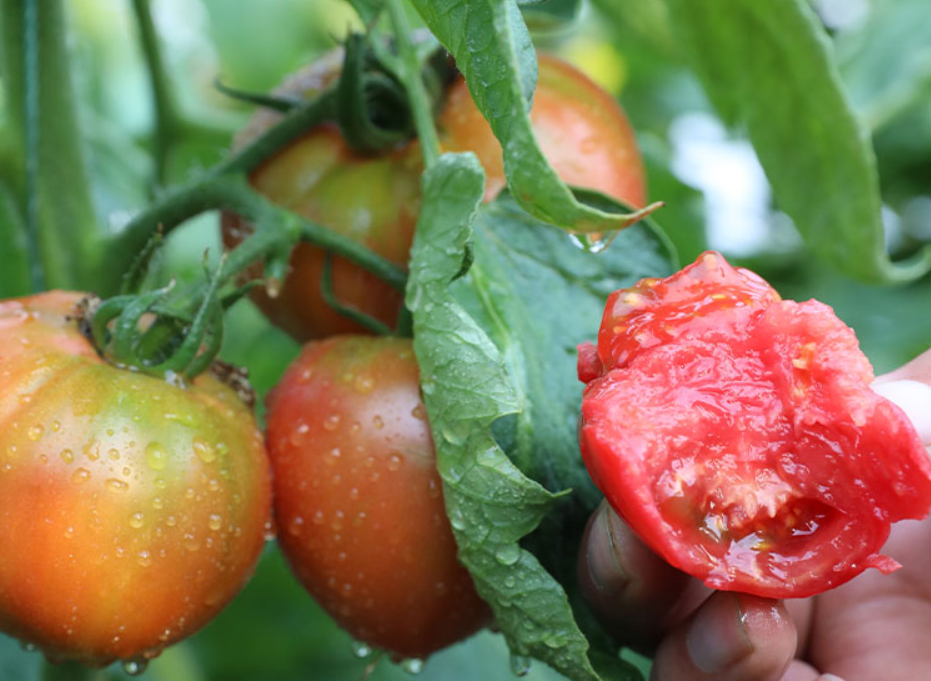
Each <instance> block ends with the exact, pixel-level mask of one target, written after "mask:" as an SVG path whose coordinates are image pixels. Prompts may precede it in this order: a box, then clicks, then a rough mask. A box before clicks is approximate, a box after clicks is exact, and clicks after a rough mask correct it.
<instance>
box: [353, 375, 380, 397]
mask: <svg viewBox="0 0 931 681" xmlns="http://www.w3.org/2000/svg"><path fill="white" fill-rule="evenodd" d="M352 387H353V388H355V389H356V392H357V393H359V394H360V395H367V394H369V393H370V392H372V390H374V389H375V379H374V378H372V377H371V376H369V375H367V374H359V375H358V376H356V380H355V381H353V383H352Z"/></svg>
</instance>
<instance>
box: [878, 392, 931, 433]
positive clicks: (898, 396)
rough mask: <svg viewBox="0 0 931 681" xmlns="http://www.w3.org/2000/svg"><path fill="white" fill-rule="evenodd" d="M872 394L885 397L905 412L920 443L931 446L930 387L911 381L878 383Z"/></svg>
mask: <svg viewBox="0 0 931 681" xmlns="http://www.w3.org/2000/svg"><path fill="white" fill-rule="evenodd" d="M872 388H873V392H875V393H877V394H879V395H881V396H883V397H885V398H886V399H887V400H889V401H890V402H892V403H893V404H895V405H896V406H897V407H899V409H901V410H902V411H904V412H905V415H906V416H908V418H909V420H910V421H911V422H912V423H913V424H914V426H915V430H916V431H917V432H918V435H919V437H920V438H921V441H922V442H923V443H924V444H926V445H928V444H931V385H928V384H926V383H923V382H921V381H916V380H912V379H899V380H894V381H879V382H876V383H874V384H873V385H872Z"/></svg>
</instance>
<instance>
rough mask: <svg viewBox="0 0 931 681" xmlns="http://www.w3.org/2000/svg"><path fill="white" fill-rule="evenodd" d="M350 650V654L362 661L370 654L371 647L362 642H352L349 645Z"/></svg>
mask: <svg viewBox="0 0 931 681" xmlns="http://www.w3.org/2000/svg"><path fill="white" fill-rule="evenodd" d="M349 645H350V646H351V648H352V654H353V655H355V656H356V657H358V658H360V659H362V658H366V657H368V656H369V655H371V654H372V652H373V651H372V646H370V645H369V644H368V643H363V642H362V641H353V642H352V643H350V644H349Z"/></svg>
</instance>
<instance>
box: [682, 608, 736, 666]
mask: <svg viewBox="0 0 931 681" xmlns="http://www.w3.org/2000/svg"><path fill="white" fill-rule="evenodd" d="M744 625H745V618H744V616H743V613H742V612H741V610H740V604H739V600H738V598H737V596H735V595H732V594H728V595H727V596H726V597H722V598H721V599H720V600H719V601H717V602H716V603H706V604H705V605H704V606H702V607H701V608H699V610H698V614H697V615H696V616H695V619H694V620H693V621H692V624H691V626H690V627H689V631H688V635H687V636H686V639H685V645H686V648H687V649H688V651H689V655H690V656H691V658H692V662H693V663H694V664H695V666H696V667H697V668H698V669H700V670H701V671H703V672H704V673H705V674H719V673H721V672H723V671H724V670H726V669H727V668H728V667H730V666H731V665H733V664H735V663H736V662H738V661H739V660H742V659H743V658H745V657H746V656H747V655H749V654H750V653H751V652H753V644H752V643H750V639H749V638H748V637H747V634H746V631H745V630H744Z"/></svg>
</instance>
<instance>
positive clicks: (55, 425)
mask: <svg viewBox="0 0 931 681" xmlns="http://www.w3.org/2000/svg"><path fill="white" fill-rule="evenodd" d="M49 429H50V430H51V431H52V432H53V433H57V432H58V431H59V430H61V422H60V421H52V423H51V425H50V426H49Z"/></svg>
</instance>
